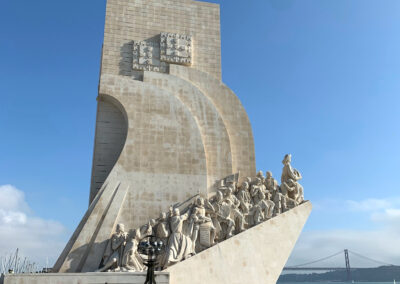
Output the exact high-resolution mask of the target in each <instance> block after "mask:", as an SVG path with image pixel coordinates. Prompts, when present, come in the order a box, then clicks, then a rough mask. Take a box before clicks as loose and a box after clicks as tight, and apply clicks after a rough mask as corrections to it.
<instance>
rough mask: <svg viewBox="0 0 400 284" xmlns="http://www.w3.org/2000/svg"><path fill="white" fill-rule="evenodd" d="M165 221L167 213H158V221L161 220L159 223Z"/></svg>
mask: <svg viewBox="0 0 400 284" xmlns="http://www.w3.org/2000/svg"><path fill="white" fill-rule="evenodd" d="M165 219H167V213H165V212H161V213H160V220H161V221H164V220H165Z"/></svg>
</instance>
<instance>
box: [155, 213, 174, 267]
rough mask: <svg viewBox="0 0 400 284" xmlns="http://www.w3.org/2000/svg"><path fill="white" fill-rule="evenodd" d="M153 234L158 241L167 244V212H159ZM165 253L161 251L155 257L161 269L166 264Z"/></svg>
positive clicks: (168, 227)
mask: <svg viewBox="0 0 400 284" xmlns="http://www.w3.org/2000/svg"><path fill="white" fill-rule="evenodd" d="M154 228H155V236H156V237H157V239H158V241H162V242H163V243H164V244H167V242H168V237H169V236H170V234H171V232H170V226H169V223H168V216H167V213H165V212H162V213H161V214H160V218H158V222H157V224H155V227H154ZM166 263H167V259H166V253H165V252H164V253H161V254H160V255H158V257H157V267H158V268H159V269H160V270H162V269H163V267H164V266H165V265H166Z"/></svg>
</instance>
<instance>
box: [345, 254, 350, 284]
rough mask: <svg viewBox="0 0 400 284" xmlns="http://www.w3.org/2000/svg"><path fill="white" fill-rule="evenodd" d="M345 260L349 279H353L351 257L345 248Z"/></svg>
mask: <svg viewBox="0 0 400 284" xmlns="http://www.w3.org/2000/svg"><path fill="white" fill-rule="evenodd" d="M344 261H345V262H346V273H347V281H351V271H350V259H349V250H348V249H345V250H344Z"/></svg>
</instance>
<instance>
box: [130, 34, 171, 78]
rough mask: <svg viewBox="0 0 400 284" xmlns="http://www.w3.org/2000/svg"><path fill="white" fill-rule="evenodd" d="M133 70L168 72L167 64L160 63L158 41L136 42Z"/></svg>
mask: <svg viewBox="0 0 400 284" xmlns="http://www.w3.org/2000/svg"><path fill="white" fill-rule="evenodd" d="M132 52H133V62H132V68H133V69H134V70H140V71H155V72H163V73H166V72H167V64H166V63H165V62H161V61H160V43H159V42H157V41H134V42H133V47H132Z"/></svg>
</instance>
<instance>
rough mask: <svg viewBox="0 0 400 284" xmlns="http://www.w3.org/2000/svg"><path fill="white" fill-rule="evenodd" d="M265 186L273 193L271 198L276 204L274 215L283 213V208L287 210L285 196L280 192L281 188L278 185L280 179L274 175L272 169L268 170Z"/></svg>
mask: <svg viewBox="0 0 400 284" xmlns="http://www.w3.org/2000/svg"><path fill="white" fill-rule="evenodd" d="M264 183H265V187H266V189H267V192H268V193H269V194H270V195H271V197H270V198H269V199H270V200H272V201H273V202H274V204H275V207H274V216H276V215H279V214H280V213H282V212H283V211H282V210H285V209H286V208H284V209H283V205H285V204H286V203H285V197H284V196H283V195H282V193H281V192H280V188H279V185H278V181H277V180H276V179H274V178H273V177H272V173H271V172H270V171H268V172H266V178H265V182H264Z"/></svg>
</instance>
